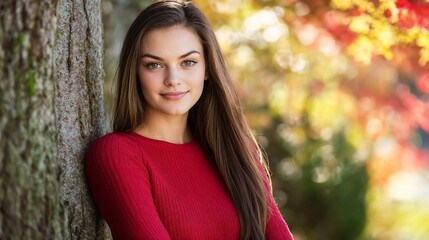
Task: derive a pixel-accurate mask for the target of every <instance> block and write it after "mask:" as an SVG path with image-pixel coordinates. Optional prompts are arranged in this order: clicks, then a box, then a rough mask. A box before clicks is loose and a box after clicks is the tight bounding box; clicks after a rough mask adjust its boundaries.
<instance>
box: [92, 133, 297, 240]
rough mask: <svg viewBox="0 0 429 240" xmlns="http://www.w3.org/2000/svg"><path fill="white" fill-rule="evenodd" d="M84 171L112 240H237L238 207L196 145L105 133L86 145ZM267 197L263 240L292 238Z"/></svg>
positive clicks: (271, 201) (272, 200) (136, 135)
mask: <svg viewBox="0 0 429 240" xmlns="http://www.w3.org/2000/svg"><path fill="white" fill-rule="evenodd" d="M85 165H86V169H85V170H86V175H87V178H88V184H89V188H90V191H91V195H92V197H93V199H94V201H95V204H96V206H97V208H98V210H99V212H100V214H101V215H102V216H103V218H104V219H105V220H106V222H107V223H108V225H109V227H110V229H111V233H112V236H113V238H114V239H162V240H163V239H180V240H181V239H183V240H185V239H186V240H192V239H201V240H211V239H213V240H217V239H219V240H228V239H234V240H237V239H239V232H240V223H239V218H238V214H237V210H236V207H235V205H234V203H233V201H232V199H231V197H230V195H229V194H228V191H227V189H226V186H225V185H224V184H223V181H222V179H221V177H220V176H219V174H218V171H217V170H216V168H215V167H214V165H213V164H211V161H210V160H209V158H208V157H207V156H206V154H205V153H204V151H203V150H202V148H201V146H200V144H199V143H198V141H196V140H193V141H192V142H190V143H186V144H173V143H168V142H165V141H160V140H154V139H150V138H146V137H143V136H141V135H138V134H136V133H110V134H107V135H105V136H103V137H101V138H99V139H97V140H96V141H95V142H94V143H93V144H92V145H91V147H90V149H89V151H88V153H87V156H86V161H85ZM267 193H269V192H268V191H267ZM268 196H269V199H268V200H269V201H268V202H269V215H268V221H267V226H266V233H265V235H266V239H269V240H271V239H272V240H282V239H287V240H289V239H292V235H291V233H290V231H289V229H288V227H287V225H286V223H285V221H284V220H283V218H282V216H281V214H280V212H279V210H278V208H277V206H276V204H275V201H274V198H273V197H272V195H271V194H270V193H269V194H268Z"/></svg>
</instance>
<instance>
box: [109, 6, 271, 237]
mask: <svg viewBox="0 0 429 240" xmlns="http://www.w3.org/2000/svg"><path fill="white" fill-rule="evenodd" d="M172 26H184V27H185V28H186V29H188V30H190V31H192V32H194V33H195V34H196V35H197V36H198V38H199V40H200V42H201V44H202V46H203V52H204V57H205V63H206V72H207V76H208V80H207V81H205V82H204V89H203V93H202V96H201V98H200V99H199V100H198V102H197V103H196V104H195V105H194V106H193V107H192V108H191V110H190V112H189V117H188V126H189V127H190V129H191V131H192V133H193V134H194V137H195V138H197V139H198V140H199V141H200V142H201V144H202V147H203V148H204V150H205V151H206V153H207V156H211V160H212V161H213V162H214V163H215V165H216V167H217V169H218V170H219V173H220V175H221V177H222V179H223V181H224V182H225V185H226V186H227V188H228V191H229V194H230V196H231V197H232V199H233V201H234V204H235V206H236V208H237V211H238V215H239V219H240V225H241V228H240V239H264V233H265V225H266V221H267V214H269V213H268V211H269V209H267V190H269V189H268V188H270V186H269V181H264V180H263V179H264V177H263V174H266V171H264V167H260V166H265V165H264V164H262V165H261V162H263V158H262V157H260V154H259V153H260V149H259V146H258V144H257V142H256V140H255V138H254V137H253V135H252V132H251V130H250V128H249V126H248V124H247V122H246V119H245V117H244V114H243V111H242V109H241V107H240V106H241V104H240V101H239V98H238V95H237V93H236V91H235V88H234V86H233V83H232V80H231V77H230V74H229V72H228V70H227V66H226V63H225V60H224V57H223V54H222V52H221V49H220V46H219V44H218V41H217V39H216V36H215V34H214V32H213V30H212V27H211V26H210V24H209V22H208V20H207V19H206V17H205V16H204V14H203V13H202V12H201V11H200V10H199V9H198V8H197V7H196V6H195V5H194V4H193V3H192V2H190V1H158V2H155V3H154V4H152V5H150V6H149V7H147V8H146V9H145V10H143V11H142V12H141V13H140V14H139V15H138V16H137V18H136V19H135V21H134V22H133V23H132V25H131V26H130V28H129V30H128V32H127V34H126V37H125V40H124V43H123V47H122V51H121V54H120V59H119V66H118V71H117V81H118V82H117V90H116V91H117V93H116V102H115V107H114V117H113V123H112V124H113V130H114V131H117V132H130V131H134V130H135V129H136V128H137V127H139V125H140V124H141V123H142V121H143V118H144V114H145V112H144V107H145V104H146V103H145V100H144V97H143V94H142V92H141V88H140V83H139V80H138V76H137V68H138V64H139V61H140V60H139V59H140V46H141V40H142V38H143V36H145V35H146V34H148V33H149V32H151V31H153V30H156V29H161V28H168V27H172ZM258 161H260V162H258ZM265 179H267V178H265Z"/></svg>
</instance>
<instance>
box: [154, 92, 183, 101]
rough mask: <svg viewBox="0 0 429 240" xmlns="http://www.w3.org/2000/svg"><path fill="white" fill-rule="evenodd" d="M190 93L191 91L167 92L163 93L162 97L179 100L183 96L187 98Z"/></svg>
mask: <svg viewBox="0 0 429 240" xmlns="http://www.w3.org/2000/svg"><path fill="white" fill-rule="evenodd" d="M188 92H189V91H185V92H166V93H161V94H160V95H161V96H163V97H164V98H166V99H168V100H179V99H181V98H182V97H183V96H185V95H186V94H187V93H188Z"/></svg>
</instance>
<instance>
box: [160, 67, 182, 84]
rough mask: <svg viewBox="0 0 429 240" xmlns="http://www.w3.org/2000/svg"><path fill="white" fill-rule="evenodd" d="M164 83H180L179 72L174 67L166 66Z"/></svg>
mask: <svg viewBox="0 0 429 240" xmlns="http://www.w3.org/2000/svg"><path fill="white" fill-rule="evenodd" d="M164 84H165V85H167V86H176V85H180V72H179V71H178V70H177V69H176V68H174V67H173V68H168V69H167V71H166V76H165V78H164Z"/></svg>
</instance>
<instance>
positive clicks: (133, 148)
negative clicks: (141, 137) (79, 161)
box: [87, 132, 139, 157]
mask: <svg viewBox="0 0 429 240" xmlns="http://www.w3.org/2000/svg"><path fill="white" fill-rule="evenodd" d="M138 149H139V147H138V145H137V144H136V142H135V141H134V140H133V138H132V135H131V134H129V133H122V132H111V133H107V134H106V135H104V136H102V137H99V138H97V139H96V140H95V141H93V142H92V143H91V145H90V147H89V149H88V152H87V157H89V156H123V155H129V154H133V153H134V154H137V153H138Z"/></svg>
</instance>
